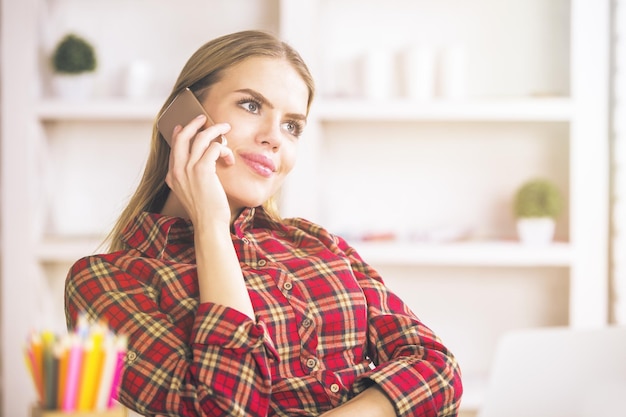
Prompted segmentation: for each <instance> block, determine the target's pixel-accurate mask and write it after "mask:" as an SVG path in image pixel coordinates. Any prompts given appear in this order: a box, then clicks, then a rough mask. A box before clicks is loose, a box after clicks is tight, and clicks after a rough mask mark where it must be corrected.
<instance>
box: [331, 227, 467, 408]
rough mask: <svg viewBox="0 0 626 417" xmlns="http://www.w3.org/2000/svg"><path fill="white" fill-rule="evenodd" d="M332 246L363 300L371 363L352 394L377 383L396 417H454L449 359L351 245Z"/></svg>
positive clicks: (457, 380) (458, 389)
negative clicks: (348, 268) (338, 251)
mask: <svg viewBox="0 0 626 417" xmlns="http://www.w3.org/2000/svg"><path fill="white" fill-rule="evenodd" d="M338 242H339V247H340V248H341V249H342V250H343V251H344V253H345V254H346V256H348V257H349V258H350V261H351V263H352V268H353V271H354V274H355V276H356V278H357V280H358V281H359V283H360V285H361V287H362V289H363V292H364V294H365V296H366V298H367V302H368V344H369V348H368V351H369V354H370V358H371V359H372V361H373V362H374V363H375V364H376V368H375V369H374V370H372V371H371V372H370V373H368V374H365V375H363V376H362V377H361V379H360V380H359V381H358V382H357V384H356V386H355V390H357V391H361V390H362V389H364V387H365V386H367V385H368V384H371V383H372V382H373V383H375V384H377V385H378V386H379V387H380V388H381V389H382V390H383V391H384V392H385V394H386V395H387V396H388V398H389V399H390V400H391V401H392V403H393V404H394V406H395V408H396V413H397V415H398V416H456V415H457V414H458V408H459V405H460V401H461V395H462V392H463V386H462V382H461V371H460V368H459V365H458V363H457V361H456V359H455V357H454V355H453V354H452V353H451V352H450V351H449V350H448V349H447V348H446V347H445V346H444V345H443V343H442V342H441V340H440V339H439V337H438V336H437V335H436V334H435V333H434V332H433V331H432V330H431V329H430V328H428V327H427V326H426V325H425V324H424V323H422V322H421V321H420V320H419V319H418V318H417V317H416V316H415V314H414V313H413V312H412V311H411V310H410V308H409V307H408V306H407V305H406V304H405V303H404V302H403V301H402V300H401V299H400V298H399V297H398V296H396V295H395V294H393V293H392V292H391V291H390V290H389V289H388V288H387V287H386V286H385V285H384V283H383V280H382V278H381V277H380V275H379V274H378V273H377V272H376V271H375V270H374V269H373V268H372V267H371V266H369V265H367V264H366V263H365V262H364V261H363V260H362V259H361V257H360V256H359V255H358V254H357V253H356V251H355V250H354V249H353V248H352V247H350V246H349V245H348V244H347V243H346V242H345V241H344V240H342V239H341V238H338Z"/></svg>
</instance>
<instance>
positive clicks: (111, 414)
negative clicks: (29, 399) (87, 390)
mask: <svg viewBox="0 0 626 417" xmlns="http://www.w3.org/2000/svg"><path fill="white" fill-rule="evenodd" d="M31 417H128V409H127V408H126V407H122V406H119V407H113V408H110V409H108V410H105V411H69V412H65V411H60V410H44V409H42V408H41V406H40V405H35V406H33V408H32V410H31Z"/></svg>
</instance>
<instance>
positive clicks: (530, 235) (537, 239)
mask: <svg viewBox="0 0 626 417" xmlns="http://www.w3.org/2000/svg"><path fill="white" fill-rule="evenodd" d="M554 225H555V221H554V219H552V218H550V217H534V218H522V219H517V235H518V236H519V239H520V241H521V242H522V243H524V244H528V245H547V244H549V243H550V242H552V240H553V239H554Z"/></svg>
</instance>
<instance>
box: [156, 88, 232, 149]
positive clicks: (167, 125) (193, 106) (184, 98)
mask: <svg viewBox="0 0 626 417" xmlns="http://www.w3.org/2000/svg"><path fill="white" fill-rule="evenodd" d="M201 114H204V115H205V116H206V120H207V121H206V124H205V125H204V126H203V127H202V129H204V128H206V127H207V126H210V125H212V124H215V123H214V122H213V120H212V119H211V117H210V116H209V115H208V114H207V112H206V111H205V110H204V107H203V106H202V104H201V103H200V101H199V100H198V99H197V98H196V96H195V94H194V93H193V92H192V91H191V90H190V89H189V88H185V89H184V90H183V91H181V92H180V93H179V94H178V95H177V96H176V97H174V100H172V102H171V103H170V104H169V106H167V108H166V109H165V111H164V112H163V114H161V117H159V119H158V120H157V129H159V132H161V135H163V137H164V138H165V140H166V141H167V143H168V144H169V145H170V146H171V144H172V132H173V131H174V127H176V125H181V126H185V125H186V124H187V123H189V122H190V121H192V120H193V119H194V118H195V117H197V116H199V115H201ZM202 129H200V130H202ZM220 139H221V143H222V144H226V138H225V137H224V135H220Z"/></svg>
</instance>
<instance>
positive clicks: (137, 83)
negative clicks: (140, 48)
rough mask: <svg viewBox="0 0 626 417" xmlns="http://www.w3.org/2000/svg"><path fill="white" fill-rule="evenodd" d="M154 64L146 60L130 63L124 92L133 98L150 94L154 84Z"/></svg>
mask: <svg viewBox="0 0 626 417" xmlns="http://www.w3.org/2000/svg"><path fill="white" fill-rule="evenodd" d="M153 77H154V74H153V69H152V66H151V65H150V64H149V63H148V62H145V61H134V62H131V63H130V64H128V67H127V68H126V74H125V78H124V94H125V96H126V97H128V98H131V99H142V98H146V97H148V96H149V95H150V93H151V89H152V84H153Z"/></svg>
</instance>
